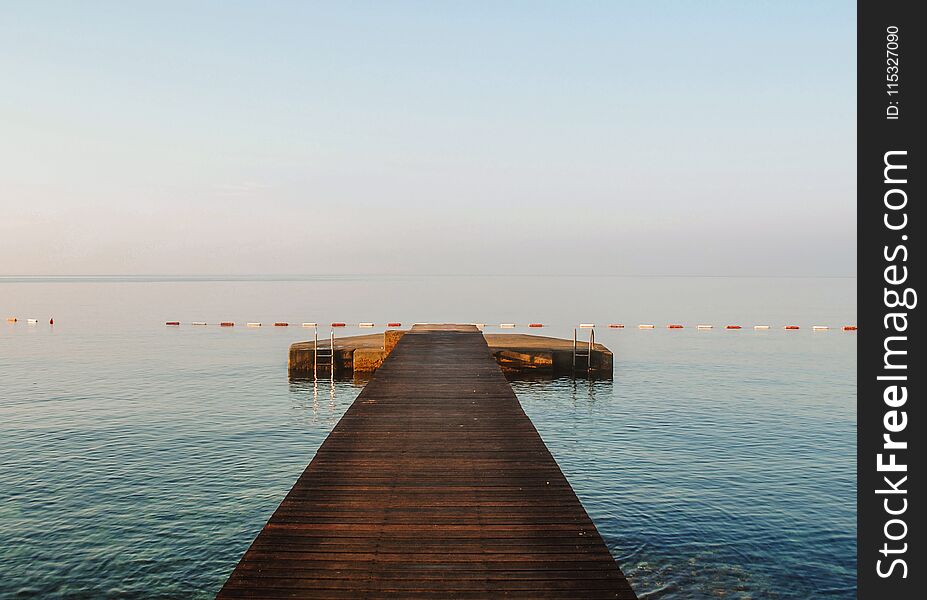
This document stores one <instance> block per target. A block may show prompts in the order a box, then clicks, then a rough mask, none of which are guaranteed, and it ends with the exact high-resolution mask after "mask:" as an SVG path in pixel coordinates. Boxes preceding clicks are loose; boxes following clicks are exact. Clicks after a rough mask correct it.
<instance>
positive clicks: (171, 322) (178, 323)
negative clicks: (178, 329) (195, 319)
mask: <svg viewBox="0 0 927 600" xmlns="http://www.w3.org/2000/svg"><path fill="white" fill-rule="evenodd" d="M165 325H180V321H168V322H166V323H165Z"/></svg>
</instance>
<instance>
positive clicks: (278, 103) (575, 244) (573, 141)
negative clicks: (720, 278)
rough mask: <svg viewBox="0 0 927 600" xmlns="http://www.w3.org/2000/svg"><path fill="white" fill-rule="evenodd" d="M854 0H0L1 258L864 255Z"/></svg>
mask: <svg viewBox="0 0 927 600" xmlns="http://www.w3.org/2000/svg"><path fill="white" fill-rule="evenodd" d="M855 12H856V8H855V4H854V3H852V2H842V1H841V2H837V1H834V2H828V1H819V2H800V1H793V2H788V1H786V2H739V1H736V2H735V1H731V2H720V1H712V2H699V3H695V2H659V1H654V2H643V1H641V2H617V1H616V2H567V1H563V2H514V1H510V2H498V1H494V2H478V1H460V2H326V3H317V2H265V1H262V2H256V1H255V2H230V1H221V2H209V1H200V2H171V1H159V2H144V3H143V2H124V1H114V2H95V1H88V2H81V3H75V2H50V1H41V0H40V1H35V2H25V1H16V2H14V1H9V2H3V5H2V18H0V74H2V76H0V275H13V276H19V275H103V274H112V275H205V274H209V275H248V274H263V275H266V274H616V275H758V276H778V275H798V276H854V275H855V273H856V56H855V53H856V39H855V36H856V15H855Z"/></svg>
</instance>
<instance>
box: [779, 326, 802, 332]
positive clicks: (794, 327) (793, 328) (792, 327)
mask: <svg viewBox="0 0 927 600" xmlns="http://www.w3.org/2000/svg"><path fill="white" fill-rule="evenodd" d="M783 329H788V330H790V331H794V330H796V329H799V327H798V325H786V326H785V327H784V328H783Z"/></svg>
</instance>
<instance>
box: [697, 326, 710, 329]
mask: <svg viewBox="0 0 927 600" xmlns="http://www.w3.org/2000/svg"><path fill="white" fill-rule="evenodd" d="M712 327H714V325H696V326H695V328H696V329H711V328H712Z"/></svg>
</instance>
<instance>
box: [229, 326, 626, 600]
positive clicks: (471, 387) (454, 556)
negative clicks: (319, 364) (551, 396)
mask: <svg viewBox="0 0 927 600" xmlns="http://www.w3.org/2000/svg"><path fill="white" fill-rule="evenodd" d="M500 596H506V597H522V598H551V597H556V598H565V597H570V598H623V599H633V598H635V595H634V592H633V591H632V590H631V587H630V585H629V584H628V582H627V580H626V579H625V577H624V576H623V575H622V573H621V571H620V570H619V569H618V566H617V564H616V563H615V561H614V559H613V558H612V556H611V554H610V553H609V551H608V548H607V547H606V546H605V543H604V542H603V541H602V538H601V536H600V535H599V533H598V531H596V528H595V526H594V525H593V523H592V521H591V520H590V519H589V516H588V515H587V514H586V511H585V510H584V509H583V507H582V505H581V504H580V502H579V500H578V499H577V497H576V494H575V493H574V492H573V489H572V488H571V487H570V484H569V483H568V482H567V480H566V478H565V477H564V476H563V474H562V473H561V472H560V469H559V467H558V466H557V463H556V462H555V461H554V459H553V457H552V456H551V454H550V452H549V451H548V450H547V447H546V446H545V445H544V442H543V441H542V440H541V438H540V436H539V435H538V433H537V430H536V429H535V428H534V425H532V423H531V421H530V420H529V419H528V417H527V416H526V415H525V413H524V411H523V410H522V408H521V405H520V404H519V402H518V400H517V398H516V397H515V394H514V393H513V392H512V388H511V387H510V386H509V384H508V383H507V382H506V380H505V378H504V377H503V375H502V372H501V371H500V369H499V366H498V365H497V364H496V362H495V361H494V360H493V359H492V358H491V356H490V354H489V350H488V348H487V346H486V342H485V340H484V339H483V336H482V335H481V334H480V333H479V331H478V330H476V328H475V327H451V328H442V327H433V326H429V327H417V328H415V329H413V331H412V332H411V333H410V334H408V335H406V336H405V337H404V338H403V339H402V340H401V341H400V342H399V345H398V346H397V347H396V349H395V350H394V351H393V352H392V354H391V355H390V356H389V358H388V359H387V360H386V362H385V363H384V364H383V366H382V367H380V369H379V370H378V371H377V372H376V374H375V375H374V377H373V379H372V380H371V381H370V382H369V383H368V384H367V386H366V387H365V388H364V390H363V391H362V392H361V394H360V395H359V396H358V397H357V399H356V400H355V402H354V403H353V404H352V405H351V407H350V408H349V409H348V411H347V412H346V413H345V415H344V417H343V418H342V419H341V421H339V423H338V424H337V425H336V426H335V428H334V430H333V431H332V432H331V434H330V435H329V437H328V438H327V439H326V440H325V442H324V443H323V444H322V446H321V447H320V448H319V450H318V452H317V453H316V456H315V458H313V459H312V462H310V463H309V466H308V467H307V468H306V470H305V472H303V474H302V475H301V476H300V478H299V479H298V480H297V482H296V484H295V485H294V486H293V489H292V490H290V492H289V494H287V496H286V498H285V499H284V500H283V502H282V503H281V504H280V506H279V507H278V508H277V510H276V511H275V512H274V514H273V516H272V517H271V518H270V520H269V521H268V523H267V525H266V526H265V527H264V529H263V530H262V531H261V533H260V534H259V535H258V537H257V538H256V539H255V540H254V543H253V544H252V545H251V547H250V548H249V549H248V551H247V552H246V553H245V555H244V556H243V557H242V559H241V561H240V562H239V564H238V566H237V567H236V568H235V570H234V572H233V573H232V575H231V576H230V577H229V579H228V581H227V582H226V584H225V586H224V587H223V588H222V590H221V591H220V592H219V598H487V597H500Z"/></svg>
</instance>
